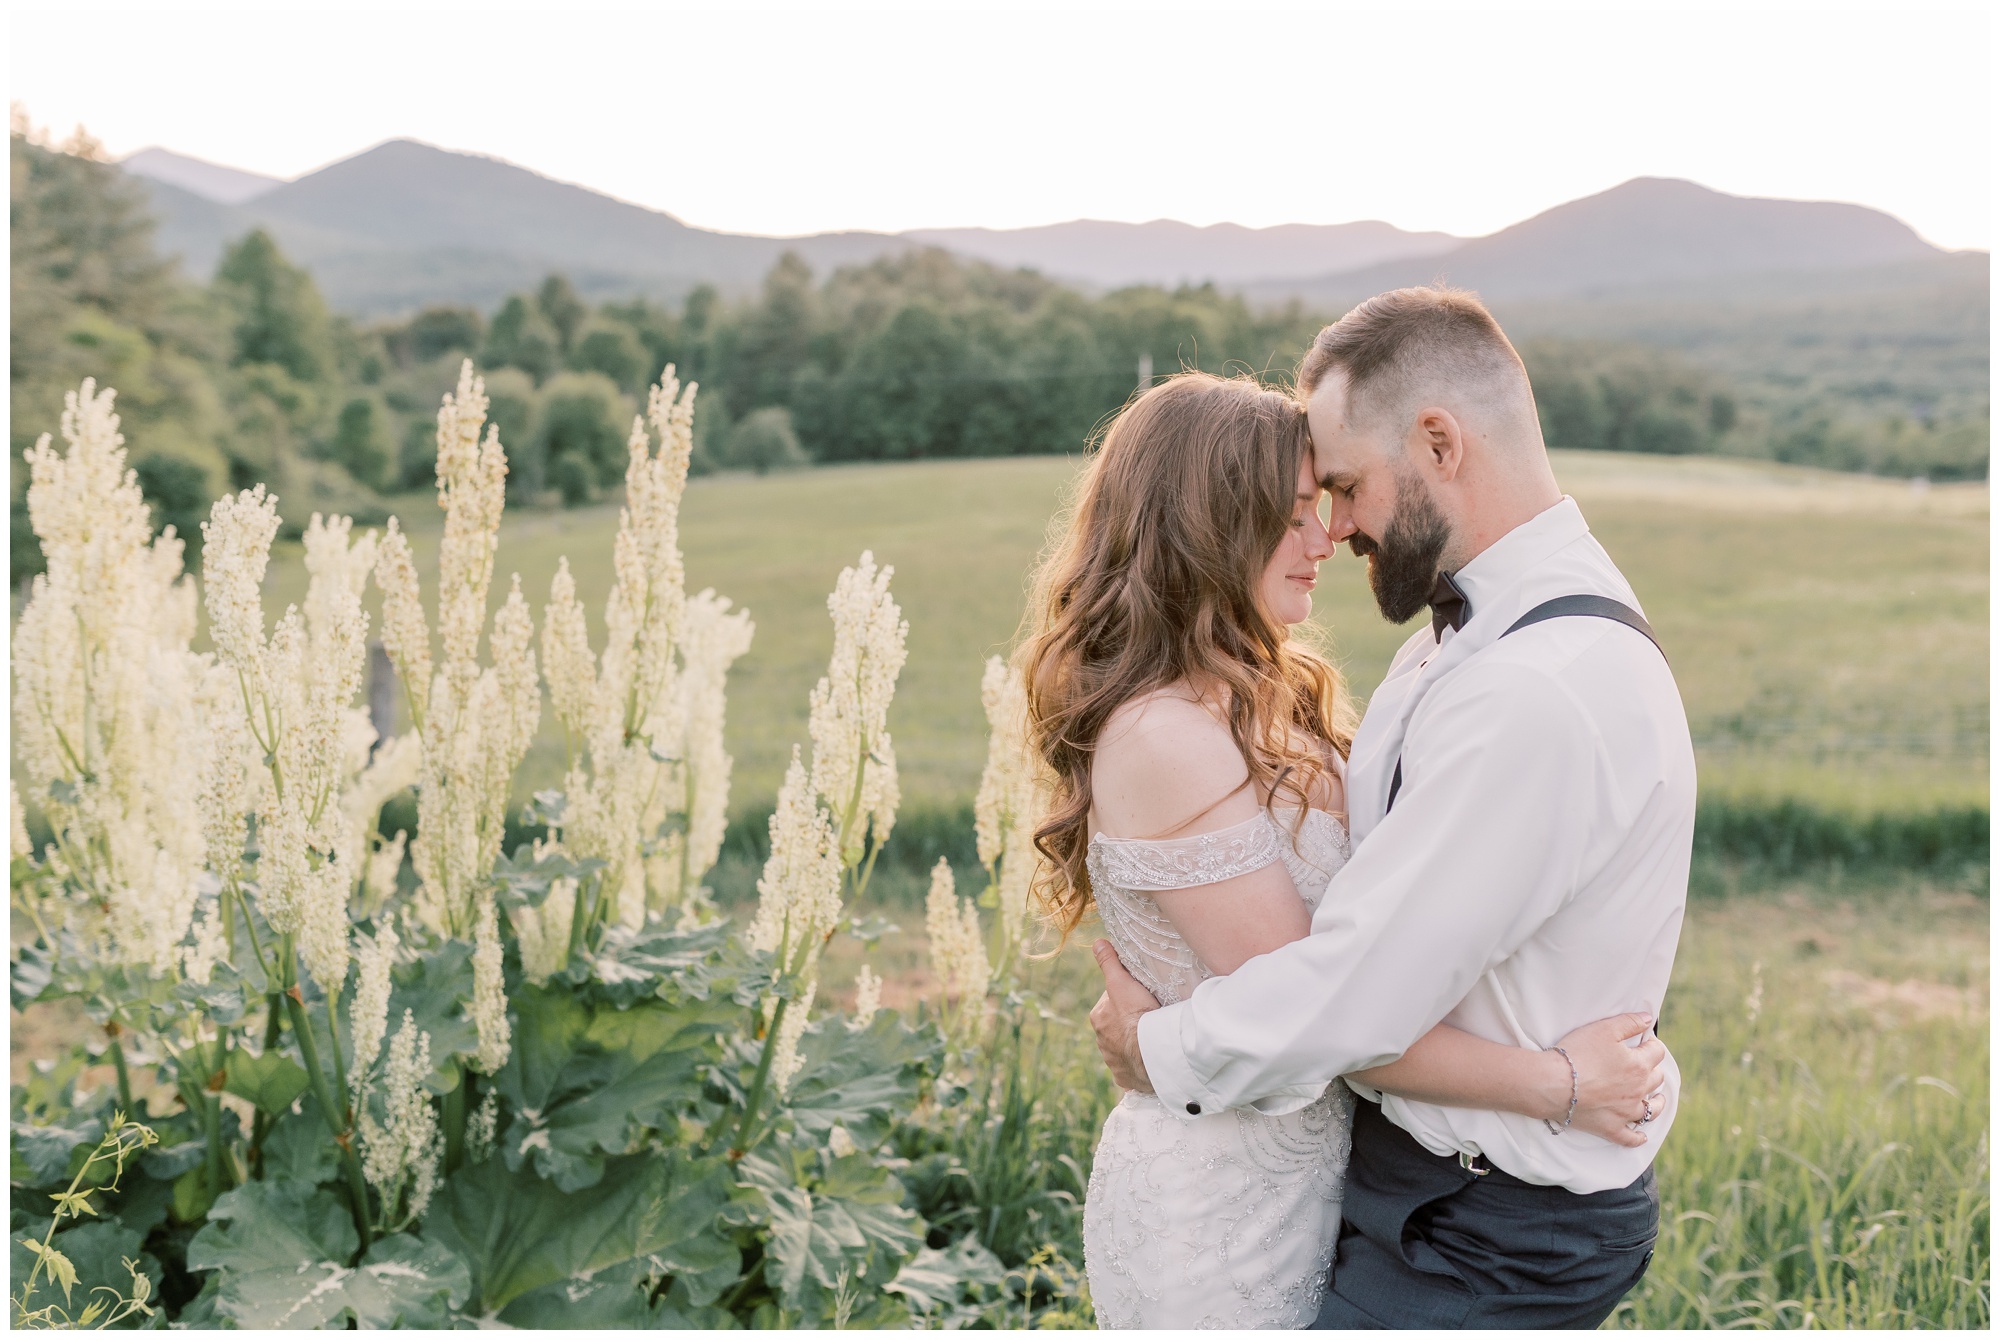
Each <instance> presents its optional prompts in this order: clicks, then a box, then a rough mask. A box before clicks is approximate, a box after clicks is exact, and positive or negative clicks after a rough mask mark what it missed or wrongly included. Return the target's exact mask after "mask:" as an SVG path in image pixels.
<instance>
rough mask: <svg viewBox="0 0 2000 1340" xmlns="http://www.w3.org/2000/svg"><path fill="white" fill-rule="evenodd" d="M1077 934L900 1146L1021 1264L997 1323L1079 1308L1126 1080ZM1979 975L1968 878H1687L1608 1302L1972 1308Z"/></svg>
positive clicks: (1793, 1319) (1983, 1140)
mask: <svg viewBox="0 0 2000 1340" xmlns="http://www.w3.org/2000/svg"><path fill="white" fill-rule="evenodd" d="M1089 940H1090V936H1089V934H1088V930H1087V929H1086V933H1085V934H1083V935H1081V936H1079V937H1078V938H1077V939H1076V940H1075V941H1074V942H1073V943H1072V945H1071V947H1070V948H1069V949H1068V950H1066V951H1065V952H1064V953H1063V954H1062V955H1061V956H1060V957H1059V958H1057V959H1055V960H1053V961H1051V962H1047V963H1044V964H1041V965H1038V976H1037V977H1036V978H1035V980H1034V983H1033V985H1034V987H1035V990H1036V994H1037V995H1038V996H1039V998H1040V1000H1041V1002H1042V1004H1043V1006H1045V1007H1046V1011H1047V1013H1046V1014H1045V1015H1040V1014H1032V1013H1031V1014H1029V1015H1028V1016H1026V1017H1025V1018H1021V1017H1019V1016H1016V1020H1017V1022H1018V1026H1019V1033H1018V1035H1014V1034H1013V1033H1012V1032H1011V1030H1012V1029H1013V1027H1014V1026H1015V1024H1014V1023H1009V1022H1008V1021H1007V1020H1006V1019H1005V1018H1003V1019H1002V1021H1001V1023H1000V1036H999V1037H997V1038H996V1039H995V1045H990V1046H988V1047H987V1048H986V1049H985V1055H986V1057H987V1065H988V1067H989V1071H988V1072H987V1073H985V1074H982V1075H971V1074H967V1075H962V1076H958V1077H956V1078H957V1080H958V1084H959V1097H958V1099H957V1102H958V1104H959V1106H958V1107H956V1108H954V1109H953V1111H954V1112H955V1113H956V1116H955V1117H954V1118H953V1119H952V1120H950V1121H947V1122H943V1123H940V1124H939V1125H938V1126H937V1127H936V1128H935V1129H937V1130H938V1132H939V1134H938V1138H937V1139H936V1141H935V1143H933V1144H932V1145H930V1146H929V1147H928V1148H926V1149H923V1150H918V1149H911V1150H908V1151H903V1152H904V1153H905V1154H906V1156H911V1157H912V1158H913V1164H912V1168H911V1170H910V1173H909V1174H907V1175H906V1180H907V1181H908V1183H909V1184H910V1185H911V1187H912V1190H913V1191H914V1192H915V1193H916V1195H917V1196H918V1198H919V1199H920V1200H921V1201H922V1202H923V1205H922V1210H923V1213H924V1214H925V1215H926V1216H927V1217H929V1218H931V1219H932V1220H933V1222H950V1223H952V1225H953V1230H952V1231H954V1232H957V1231H961V1230H960V1229H959V1228H958V1224H959V1223H961V1222H962V1223H963V1224H964V1225H965V1226H966V1227H976V1228H977V1229H978V1231H979V1233H980V1236H981V1240H982V1241H984V1242H986V1243H987V1244H988V1245H989V1246H991V1247H993V1249H994V1250H995V1252H996V1253H997V1254H998V1255H999V1256H1000V1257H1001V1259H1002V1261H1003V1262H1004V1263H1005V1264H1006V1265H1007V1266H1008V1267H1009V1268H1010V1272H1011V1273H1010V1275H1009V1278H1008V1281H1007V1286H1006V1289H1005V1290H1004V1291H1003V1293H1004V1296H1003V1298H1002V1300H1001V1301H1000V1303H999V1304H998V1305H997V1306H996V1308H995V1309H994V1311H992V1312H990V1313H989V1314H988V1319H989V1320H998V1321H1000V1322H1001V1324H1012V1325H1022V1324H1036V1325H1041V1326H1065V1325H1075V1324H1079V1323H1081V1322H1086V1321H1087V1319H1088V1317H1089V1315H1090V1314H1089V1312H1088V1299H1087V1291H1086V1290H1084V1289H1082V1287H1081V1281H1080V1278H1078V1276H1079V1272H1080V1267H1081V1264H1082V1243H1081V1237H1080V1227H1081V1225H1080V1215H1078V1214H1077V1213H1076V1211H1077V1209H1078V1208H1080V1201H1081V1195H1082V1190H1083V1187H1084V1185H1085V1184H1086V1183H1087V1181H1088V1177H1089V1169H1090V1159H1091V1154H1092V1151H1093V1149H1094V1148H1095V1146H1096V1143H1097V1132H1098V1128H1099V1126H1100V1125H1101V1123H1102V1121H1103V1117H1104V1113H1105V1112H1106V1111H1107V1110H1108V1108H1109V1105H1110V1103H1111V1101H1112V1100H1113V1098H1114V1097H1115V1094H1114V1092H1113V1090H1112V1089H1111V1087H1110V1085H1109V1083H1108V1081H1107V1080H1106V1078H1105V1075H1104V1071H1103V1069H1102V1066H1101V1065H1100V1064H1099V1062H1098V1059H1097V1055H1096V1050H1095V1047H1094V1045H1093V1042H1092V1038H1091V1033H1090V1029H1089V1026H1088V1024H1087V1023H1086V1022H1085V1020H1084V1014H1085V1012H1086V1011H1087V1010H1088V1008H1089V1006H1090V1003H1091V1001H1093V1000H1094V999H1095V998H1096V995H1097V992H1098V990H1099V985H1098V980H1097V974H1096V971H1095V968H1094V965H1093V964H1092V963H1091V961H1090V958H1089V955H1088V954H1087V952H1085V950H1086V948H1087V946H1088V944H1089ZM905 952H906V953H907V954H908V959H909V961H912V962H915V961H920V955H918V954H916V953H914V952H911V951H910V950H906V951H905ZM1986 981H1987V908H1986V904H1985V903H1984V902H1983V901H1982V900H1979V899H1976V898H1973V897H1969V896H1966V895H1965V894H1963V893H1940V892H1938V891H1937V890H1935V889H1928V890H1919V891H1917V892H1910V891H1908V890H1904V891H1897V890H1894V889H1890V888H1879V889H1875V890H1872V891H1871V892H1870V893H1869V895H1868V896H1867V897H1864V898H1839V899H1836V898H1831V897H1828V896H1826V895H1825V894H1824V893H1819V892H1807V891H1804V890H1802V889H1801V888H1800V886H1797V885H1794V886H1792V887H1791V888H1790V889H1789V890H1777V891H1767V892H1765V893H1763V894H1759V895H1757V896H1752V897H1738V898H1707V899H1699V900H1697V901H1695V902H1694V903H1692V904H1691V905H1690V907H1689V913H1688V922H1687V927H1686V929H1685V931H1684V932H1683V934H1682V938H1681V946H1680V954H1679V957H1678V960H1677V962H1676V965H1675V972H1674V982H1673V987H1672V990H1671V993H1670V995H1669V997H1668V1002H1667V1007H1666V1011H1665V1018H1664V1021H1663V1025H1662V1027H1663V1029H1664V1036H1665V1037H1666V1039H1667V1041H1668V1043H1669V1045H1670V1046H1672V1048H1673V1049H1674V1054H1675V1056H1676V1058H1677V1059H1678V1061H1679V1063H1680V1066H1681V1069H1682V1075H1683V1088H1682V1094H1683V1098H1682V1107H1681V1111H1680V1114H1679V1116H1678V1118H1677V1120H1676V1123H1675V1126H1674V1128H1673V1130H1672V1132H1671V1134H1670V1135H1669V1136H1668V1139H1667V1143H1666V1146H1665V1148H1664V1149H1663V1150H1662V1152H1661V1155H1660V1160H1659V1163H1658V1165H1657V1168H1658V1173H1659V1179H1660V1198H1661V1232H1660V1240H1659V1245H1658V1248H1657V1250H1656V1254H1655V1256H1654V1260H1653V1264H1652V1268H1651V1269H1650V1270H1649V1271H1648V1273H1647V1275H1646V1278H1645V1279H1644V1281H1642V1282H1641V1284H1640V1285H1639V1287H1638V1288H1637V1289H1635V1290H1634V1291H1633V1293H1632V1294H1631V1295H1630V1297H1628V1298H1627V1299H1626V1300H1625V1302H1624V1303H1623V1304H1621V1305H1620V1307H1619V1309H1618V1311H1617V1312H1616V1313H1615V1314H1614V1315H1613V1317H1612V1318H1611V1320H1610V1322H1608V1323H1607V1325H1609V1326H1611V1327H1622V1328H1669V1327H1672V1328H1681V1327H1685V1328H1703V1329H1706V1328H1725V1327H1727V1328H1742V1327H1750V1328H1766V1327H1784V1328H1795V1327H1841V1328H1851V1327H1893V1328H1927V1327H1982V1328H1983V1327H1985V1326H1987V1325H1988V1324H1989V1323H1990V1319H1991V1284H1990V1269H1991V1238H1990V1213H1991V1206H1990V1201H1989V1197H1988V1194H1987V1163H1988V1153H1989V1151H1988V1139H1987V1124H1988V1114H1989V1075H1988V1060H1987V1056H1988V1053H1987V1018H1988V1000H1987V988H1986ZM955 1210H956V1213H957V1217H956V1218H954V1217H953V1215H954V1212H955ZM1038 1248H1039V1249H1041V1254H1040V1256H1039V1257H1036V1251H1037V1249H1038ZM1031 1260H1035V1261H1037V1264H1035V1265H1029V1264H1028V1263H1029V1262H1030V1261H1031ZM1065 1272H1066V1273H1065ZM1065 1281H1066V1283H1065Z"/></svg>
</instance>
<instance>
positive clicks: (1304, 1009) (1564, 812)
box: [1138, 664, 1602, 1115]
mask: <svg viewBox="0 0 2000 1340" xmlns="http://www.w3.org/2000/svg"><path fill="white" fill-rule="evenodd" d="M1419 746H1421V747H1419ZM1601 755H1602V750H1601V746H1600V742H1599V740H1598V738H1597V734H1596V731H1595V729H1594V728H1593V726H1592V723H1591V721H1590V719H1589V717H1588V715H1587V714H1586V712H1585V711H1584V710H1583V708H1582V707H1581V705H1580V704H1578V703H1577V702H1576V701H1575V700H1574V698H1573V697H1572V696H1571V694H1570V692H1569V690H1568V689H1567V688H1566V687H1565V686H1564V685H1563V684H1561V683H1560V682H1558V681H1557V680H1556V679H1555V678H1553V677H1552V676H1550V675H1549V674H1548V673H1546V672H1545V671H1542V670H1539V669H1537V668H1534V667H1532V666H1524V665H1518V664H1498V665H1490V666H1481V667H1479V669H1478V671H1477V672H1476V673H1465V674H1461V675H1458V676H1454V677H1453V679H1452V680H1451V681H1449V682H1447V683H1444V684H1440V685H1439V686H1438V688H1437V689H1436V690H1435V691H1434V692H1432V693H1431V694H1430V695H1429V697H1428V698H1427V699H1426V701H1425V702H1424V703H1423V704H1422V706H1421V707H1420V708H1419V710H1418V712H1417V714H1416V716H1415V717H1414V718H1413V719H1412V721H1411V724H1410V730H1409V740H1408V742H1407V743H1406V744H1405V748H1404V753H1403V764H1404V775H1403V787H1402V791H1401V794H1400V795H1399V796H1398V797H1397V801H1396V807H1395V809H1394V810H1393V811H1392V812H1391V813H1390V814H1389V815H1388V816H1387V817H1386V818H1384V819H1383V821H1382V822H1381V824H1380V825H1378V826H1377V827H1376V828H1375V829H1374V831H1373V832H1372V833H1371V834H1369V836H1368V838H1367V840H1366V841H1365V842H1363V843H1362V844H1361V845H1360V847H1359V848H1358V849H1357V850H1356V852H1355V854H1354V856H1353V858H1352V859H1351V860H1350V861H1349V862H1348V863H1347V865H1346V866H1345V867H1343V868H1342V869H1341V870H1340V872H1339V873H1338V874H1336V875H1335V876H1334V879H1333V882H1332V884H1331V886H1330V887H1329V889H1328V891H1327V895H1326V898H1325V899H1324V901H1323V902H1322V903H1321V904H1320V908H1319V912H1318V914H1317V915H1316V916H1315V917H1314V920H1313V928H1312V933H1311V934H1310V935H1308V936H1306V937H1305V938H1304V939H1302V940H1297V941H1294V942H1292V943H1291V944H1288V945H1284V946H1282V947H1280V948H1279V949H1276V950H1274V951H1272V952H1271V953H1269V954H1265V955H1261V956H1259V957H1258V958H1255V959H1252V960H1250V961H1249V962H1248V963H1245V964H1244V965H1243V966H1242V967H1241V968H1239V969H1238V970H1237V971H1236V972H1234V973H1231V974H1230V975H1229V976H1227V977H1217V978H1211V979H1210V980H1208V981H1206V982H1204V983H1202V984H1201V986H1200V987H1199V988H1197V989H1196V991H1195V992H1194V994H1193V995H1192V996H1191V997H1190V998H1189V999H1188V1000H1186V1001H1183V1002H1181V1003H1179V1004H1176V1005H1170V1006H1167V1007H1164V1008H1162V1009H1159V1010H1156V1011H1153V1012H1151V1013H1149V1014H1147V1015H1145V1016H1144V1017H1142V1019H1141V1020H1140V1023H1139V1028H1138V1037H1139V1047H1140V1052H1141V1054H1142V1055H1143V1057H1144V1059H1145V1064H1146V1070H1147V1074H1148V1076H1149V1078H1150V1079H1151V1081H1152V1084H1153V1088H1154V1091H1155V1093H1157V1094H1158V1095H1159V1097H1160V1099H1161V1101H1162V1102H1163V1104H1164V1105H1165V1106H1166V1108H1167V1110H1168V1111H1171V1112H1175V1113H1181V1114H1185V1115H1196V1114H1199V1113H1203V1112H1211V1111H1218V1110H1221V1109H1223V1108H1228V1107H1253V1108H1256V1109H1257V1110H1260V1111H1263V1112H1266V1113H1268V1114H1273V1115H1275V1114H1277V1113H1281V1112H1286V1111H1293V1110H1296V1109H1297V1108H1299V1107H1303V1106H1305V1105H1306V1104H1307V1103H1309V1102H1311V1101H1312V1099H1313V1098H1314V1097H1315V1096H1317V1095H1318V1094H1319V1093H1320V1092H1321V1091H1322V1090H1323V1089H1324V1087H1325V1085H1326V1084H1327V1082H1328V1081H1330V1080H1331V1079H1333V1078H1334V1077H1335V1076H1338V1075H1343V1074H1346V1073H1347V1072H1349V1071H1354V1070H1363V1069H1366V1068H1368V1067H1370V1066H1375V1065H1382V1064H1386V1063H1387V1062H1390V1061H1393V1060H1395V1059H1396V1058H1397V1057H1399V1056H1401V1055H1402V1054H1403V1052H1404V1051H1406V1050H1407V1049H1408V1048H1409V1046H1410V1044H1411V1043H1413V1042H1415V1041H1416V1040H1417V1039H1418V1038H1420V1037H1422V1036H1423V1035H1424V1034H1425V1033H1426V1032H1428V1031H1430V1029H1431V1028H1432V1027H1434V1026H1435V1025H1436V1024H1437V1023H1439V1022H1440V1021H1441V1020H1442V1019H1444V1017H1445V1016H1446V1015H1447V1014H1448V1013H1450V1012H1451V1010H1452V1009H1453V1007H1454V1006H1456V1005H1457V1004H1458V1002H1459V1001H1461V1000H1462V999H1463V998H1464V997H1465V996H1466V994H1467V992H1468V991H1469V990H1470V989H1471V988H1472V986H1473V984H1474V983H1475V982H1476V981H1478V979H1479V978H1480V977H1481V975H1482V974H1484V973H1486V972H1487V971H1488V970H1489V969H1490V968H1491V967H1492V966H1493V965H1494V964H1496V963H1498V962H1500V961H1502V960H1503V959H1505V958H1506V957H1507V956H1508V955H1509V954H1511V953H1513V952H1514V950H1515V949H1516V948H1518V947H1519V946H1520V945H1521V944H1522V943H1523V942H1524V941H1525V940H1526V939H1527V938H1528V937H1529V936H1531V935H1533V934H1534V932H1535V931H1536V929H1537V928H1538V927H1539V926H1541V925H1542V923H1543V922H1545V921H1546V920H1548V918H1549V917H1550V916H1551V915H1553V914H1554V913H1555V912H1556V911H1557V910H1558V909H1559V908H1560V907H1561V906H1562V904H1563V902H1564V901H1565V900H1566V899H1567V898H1568V897H1569V896H1571V894H1572V892H1573V891H1574V890H1575V889H1576V888H1577V887H1578V886H1579V884H1580V882H1581V881H1582V879H1583V878H1584V877H1585V875H1586V874H1587V869H1586V866H1587V862H1588V861H1589V859H1590V851H1589V848H1590V844H1591V833H1590V821H1591V815H1592V810H1593V807H1592V805H1591V804H1590V801H1589V797H1590V788H1592V787H1593V786H1594V784H1595V781H1596V778H1597V777H1598V775H1599V771H1600V764H1601ZM1579 1022H1582V1021H1579Z"/></svg>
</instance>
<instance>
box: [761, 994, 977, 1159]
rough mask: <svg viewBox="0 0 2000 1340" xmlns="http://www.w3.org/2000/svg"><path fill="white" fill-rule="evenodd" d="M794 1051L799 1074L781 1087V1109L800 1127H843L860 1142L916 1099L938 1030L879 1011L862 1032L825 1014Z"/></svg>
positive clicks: (938, 1048)
mask: <svg viewBox="0 0 2000 1340" xmlns="http://www.w3.org/2000/svg"><path fill="white" fill-rule="evenodd" d="M799 1056H800V1059H801V1062H802V1064H801V1067H800V1070H799V1074H798V1077H797V1078H795V1079H794V1080H793V1081H792V1083H791V1086H790V1088H788V1089H787V1090H786V1092H785V1109H786V1111H788V1112H789V1113H790V1114H791V1117H792V1120H793V1121H794V1122H795V1123H797V1125H798V1127H799V1129H800V1130H802V1131H807V1132H811V1133H813V1134H820V1135H823V1134H824V1133H825V1132H827V1131H828V1130H830V1129H831V1128H833V1127H835V1126H843V1127H845V1128H846V1129H847V1132H848V1134H849V1135H851V1136H853V1137H854V1138H855V1139H857V1140H859V1141H861V1142H862V1143H863V1144H875V1143H877V1142H879V1141H880V1140H881V1139H882V1138H883V1137H884V1136H886V1135H887V1134H888V1129H889V1124H890V1123H891V1122H892V1121H893V1120H894V1119H895V1117H896V1114H897V1113H899V1112H907V1111H909V1110H910V1108H911V1107H912V1106H914V1105H915V1103H916V1099H917V1094H918V1093H919V1091H920V1090H921V1088H922V1086H923V1083H924V1081H925V1079H926V1078H927V1077H928V1075H929V1074H930V1073H931V1072H933V1071H935V1070H936V1068H937V1066H938V1064H939V1062H940V1059H941V1058H942V1056H943V1040H942V1039H941V1038H940V1037H939V1035H938V1032H937V1030H936V1029H935V1028H933V1027H931V1026H929V1025H925V1026H923V1027H921V1028H911V1027H910V1026H909V1025H908V1024H906V1023H904V1022H903V1020H902V1018H901V1016H899V1015H898V1014H897V1013H896V1012H895V1011H893V1010H883V1011H882V1012H881V1013H879V1014H877V1015H876V1016H875V1019H874V1021H873V1022H872V1023H871V1024H870V1025H869V1026H868V1027H867V1028H865V1029H860V1030H850V1029H849V1028H848V1027H847V1026H846V1025H845V1024H843V1023H840V1022H838V1021H836V1020H833V1019H827V1020H822V1021H821V1022H820V1024H819V1026H818V1027H817V1028H816V1029H814V1030H811V1031H808V1032H807V1033H806V1035H805V1036H804V1037H803V1038H801V1039H800V1041H799Z"/></svg>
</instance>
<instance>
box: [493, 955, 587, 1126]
mask: <svg viewBox="0 0 2000 1340" xmlns="http://www.w3.org/2000/svg"><path fill="white" fill-rule="evenodd" d="M512 1004H513V1007H514V1038H513V1047H512V1049H511V1050H510V1051H509V1052H508V1054H507V1064H506V1065H504V1066H502V1067H501V1068H500V1073H499V1074H498V1075H495V1076H494V1077H493V1083H494V1087H495V1088H497V1089H499V1090H500V1096H501V1097H503V1098H505V1099H506V1100H507V1102H508V1104H509V1105H510V1106H512V1107H513V1108H514V1109H515V1110H516V1111H521V1112H539V1111H541V1110H542V1109H543V1108H545V1107H547V1106H548V1103H549V1098H550V1096H551V1095H552V1094H553V1093H554V1092H555V1091H556V1083H557V1080H558V1079H559V1078H560V1077H561V1075H562V1071H563V1067H564V1066H565V1065H566V1064H568V1063H569V1061H570V1058H571V1057H572V1056H573V1055H574V1054H575V1051H576V1045H577V1043H578V1042H580V1041H581V1040H582V1038H583V1034H584V1030H586V1029H588V1028H589V1027H590V1011H589V1010H588V1009H587V1008H586V1007H585V1006H584V1004H583V1002H582V1001H580V1000H578V999H577V997H576V994H575V993H574V992H571V991H564V990H560V989H557V990H544V989H543V988H541V987H535V986H523V987H522V988H520V989H519V990H518V991H515V992H514V993H513V1000H512Z"/></svg>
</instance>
